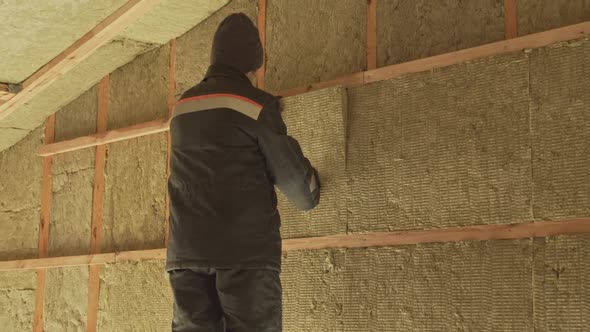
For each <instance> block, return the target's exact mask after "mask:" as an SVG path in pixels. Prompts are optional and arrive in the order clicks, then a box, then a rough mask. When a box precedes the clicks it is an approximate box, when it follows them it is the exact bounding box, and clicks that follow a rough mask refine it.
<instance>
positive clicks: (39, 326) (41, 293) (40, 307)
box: [33, 258, 47, 332]
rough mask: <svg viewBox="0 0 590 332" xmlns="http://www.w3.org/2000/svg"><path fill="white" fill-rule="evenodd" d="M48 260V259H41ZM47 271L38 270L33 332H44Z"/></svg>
mask: <svg viewBox="0 0 590 332" xmlns="http://www.w3.org/2000/svg"><path fill="white" fill-rule="evenodd" d="M41 259H46V258H41ZM46 276H47V274H46V270H44V269H38V270H37V283H36V285H35V311H34V314H33V331H34V332H43V323H44V320H43V312H44V306H45V280H46Z"/></svg>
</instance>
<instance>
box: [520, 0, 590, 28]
mask: <svg viewBox="0 0 590 332" xmlns="http://www.w3.org/2000/svg"><path fill="white" fill-rule="evenodd" d="M517 15H518V35H519V36H524V35H528V34H531V33H536V32H541V31H545V30H551V29H556V28H560V27H564V26H566V25H571V24H577V23H582V22H586V21H590V0H517Z"/></svg>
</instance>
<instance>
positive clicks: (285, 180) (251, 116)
mask: <svg viewBox="0 0 590 332" xmlns="http://www.w3.org/2000/svg"><path fill="white" fill-rule="evenodd" d="M262 57H263V50H262V46H261V43H260V39H259V37H258V30H257V29H256V27H255V26H254V24H253V23H252V21H250V19H249V18H248V17H247V16H246V15H244V14H233V15H230V16H228V17H227V18H226V19H225V20H224V21H223V22H221V24H220V25H219V27H218V28H217V31H216V33H215V36H214V40H213V49H212V52H211V66H210V67H209V70H208V71H207V74H206V75H205V78H204V79H203V81H202V82H201V83H200V84H198V85H197V86H195V87H193V88H191V89H190V90H188V91H187V92H186V93H184V94H183V96H182V98H181V100H180V101H179V102H178V103H177V105H176V108H175V111H174V116H173V118H172V121H171V123H170V134H171V137H172V148H171V159H170V178H169V182H168V191H169V195H170V240H169V243H168V257H167V264H166V269H167V271H169V274H170V284H171V286H172V291H173V294H174V317H173V322H172V330H173V331H207V332H211V331H213V332H214V331H248V332H262V331H281V330H282V316H281V315H282V308H281V283H280V279H279V273H280V267H281V237H280V233H279V227H280V217H279V214H278V211H277V198H276V194H275V191H274V185H276V186H278V187H279V189H280V190H281V191H282V192H283V193H285V195H286V196H287V197H288V198H289V199H290V200H291V201H292V202H293V203H294V204H295V205H296V206H297V207H298V208H300V209H303V210H307V209H312V208H314V207H315V206H316V205H317V204H318V202H319V182H318V178H317V173H316V171H315V169H314V168H313V167H312V166H311V164H310V162H309V161H308V160H307V159H306V158H305V157H304V156H303V153H302V152H301V148H300V147H299V144H298V143H297V141H296V140H295V139H293V138H291V137H289V136H287V128H286V126H285V123H284V122H283V120H282V118H281V114H280V104H279V99H278V98H277V97H274V96H272V95H270V94H268V93H266V92H264V91H262V90H259V89H256V88H255V87H254V86H253V85H252V83H251V81H250V80H251V78H252V77H253V73H254V71H256V70H257V69H258V68H259V67H260V66H261V65H262Z"/></svg>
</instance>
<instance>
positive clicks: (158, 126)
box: [37, 22, 590, 156]
mask: <svg viewBox="0 0 590 332" xmlns="http://www.w3.org/2000/svg"><path fill="white" fill-rule="evenodd" d="M588 34H590V22H585V23H580V24H576V25H570V26H567V27H564V28H559V29H554V30H549V31H544V32H540V33H536V34H532V35H527V36H524V37H519V38H513V39H509V40H503V41H499V42H497V43H492V44H488V45H483V46H478V47H473V48H469V49H466V50H461V51H457V52H451V53H447V54H442V55H437V56H433V57H429V58H425V59H420V60H415V61H410V62H406V63H401V64H397V65H392V66H387V67H382V68H378V69H374V70H369V71H365V72H358V73H353V74H349V75H345V76H342V77H340V78H337V79H333V80H329V81H324V82H318V83H312V84H308V85H305V86H301V87H297V88H292V89H286V90H282V91H279V92H276V93H275V95H277V96H283V97H287V96H294V95H298V94H302V93H305V92H309V91H314V90H320V89H325V88H329V87H334V86H357V85H362V84H367V83H371V82H376V81H381V80H385V79H390V78H393V77H397V76H400V75H404V74H409V73H416V72H421V71H427V70H431V69H434V68H440V67H445V66H450V65H454V64H458V63H462V62H466V61H471V60H476V59H480V58H483V57H487V56H493V55H499V54H505V53H511V52H517V51H522V50H525V49H530V48H536V47H542V46H547V45H550V44H553V43H557V42H561V41H567V40H572V39H577V38H580V37H583V36H584V35H588ZM166 130H168V123H166V120H157V121H151V122H146V123H142V124H138V125H135V126H131V127H127V128H122V129H117V130H114V131H110V132H107V133H106V134H104V137H97V135H92V136H85V137H79V138H75V139H72V140H69V141H63V142H58V143H54V144H50V145H47V146H41V147H40V148H39V149H38V150H37V152H38V154H39V155H41V156H49V155H53V154H58V153H63V152H69V151H74V150H79V149H84V148H87V147H91V146H96V145H99V144H105V143H112V142H117V141H122V140H126V139H130V138H134V137H139V136H144V135H150V134H154V133H159V132H162V131H166ZM107 137H108V138H107Z"/></svg>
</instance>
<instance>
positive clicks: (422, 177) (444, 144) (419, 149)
mask: <svg viewBox="0 0 590 332" xmlns="http://www.w3.org/2000/svg"><path fill="white" fill-rule="evenodd" d="M528 107H529V104H528V62H527V58H526V57H525V56H524V54H511V55H506V56H499V57H492V58H488V59H483V60H477V61H473V62H469V63H464V64H459V65H455V66H451V67H446V68H441V69H436V70H433V71H430V72H424V73H418V74H412V75H406V76H402V77H397V78H394V79H390V80H387V81H382V82H377V83H372V84H368V85H365V86H361V87H357V88H353V89H351V91H350V103H349V116H348V126H349V129H348V132H349V137H348V140H349V141H348V143H347V145H348V163H347V169H348V175H349V194H348V205H347V207H348V210H349V230H351V231H353V232H362V231H387V230H400V229H421V228H437V227H448V226H465V225H476V224H498V223H513V222H519V221H525V220H530V219H531V218H532V215H531V208H530V204H531V202H530V199H531V184H530V182H531V174H530V167H531V166H530V165H531V161H530V137H529V108H528Z"/></svg>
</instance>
